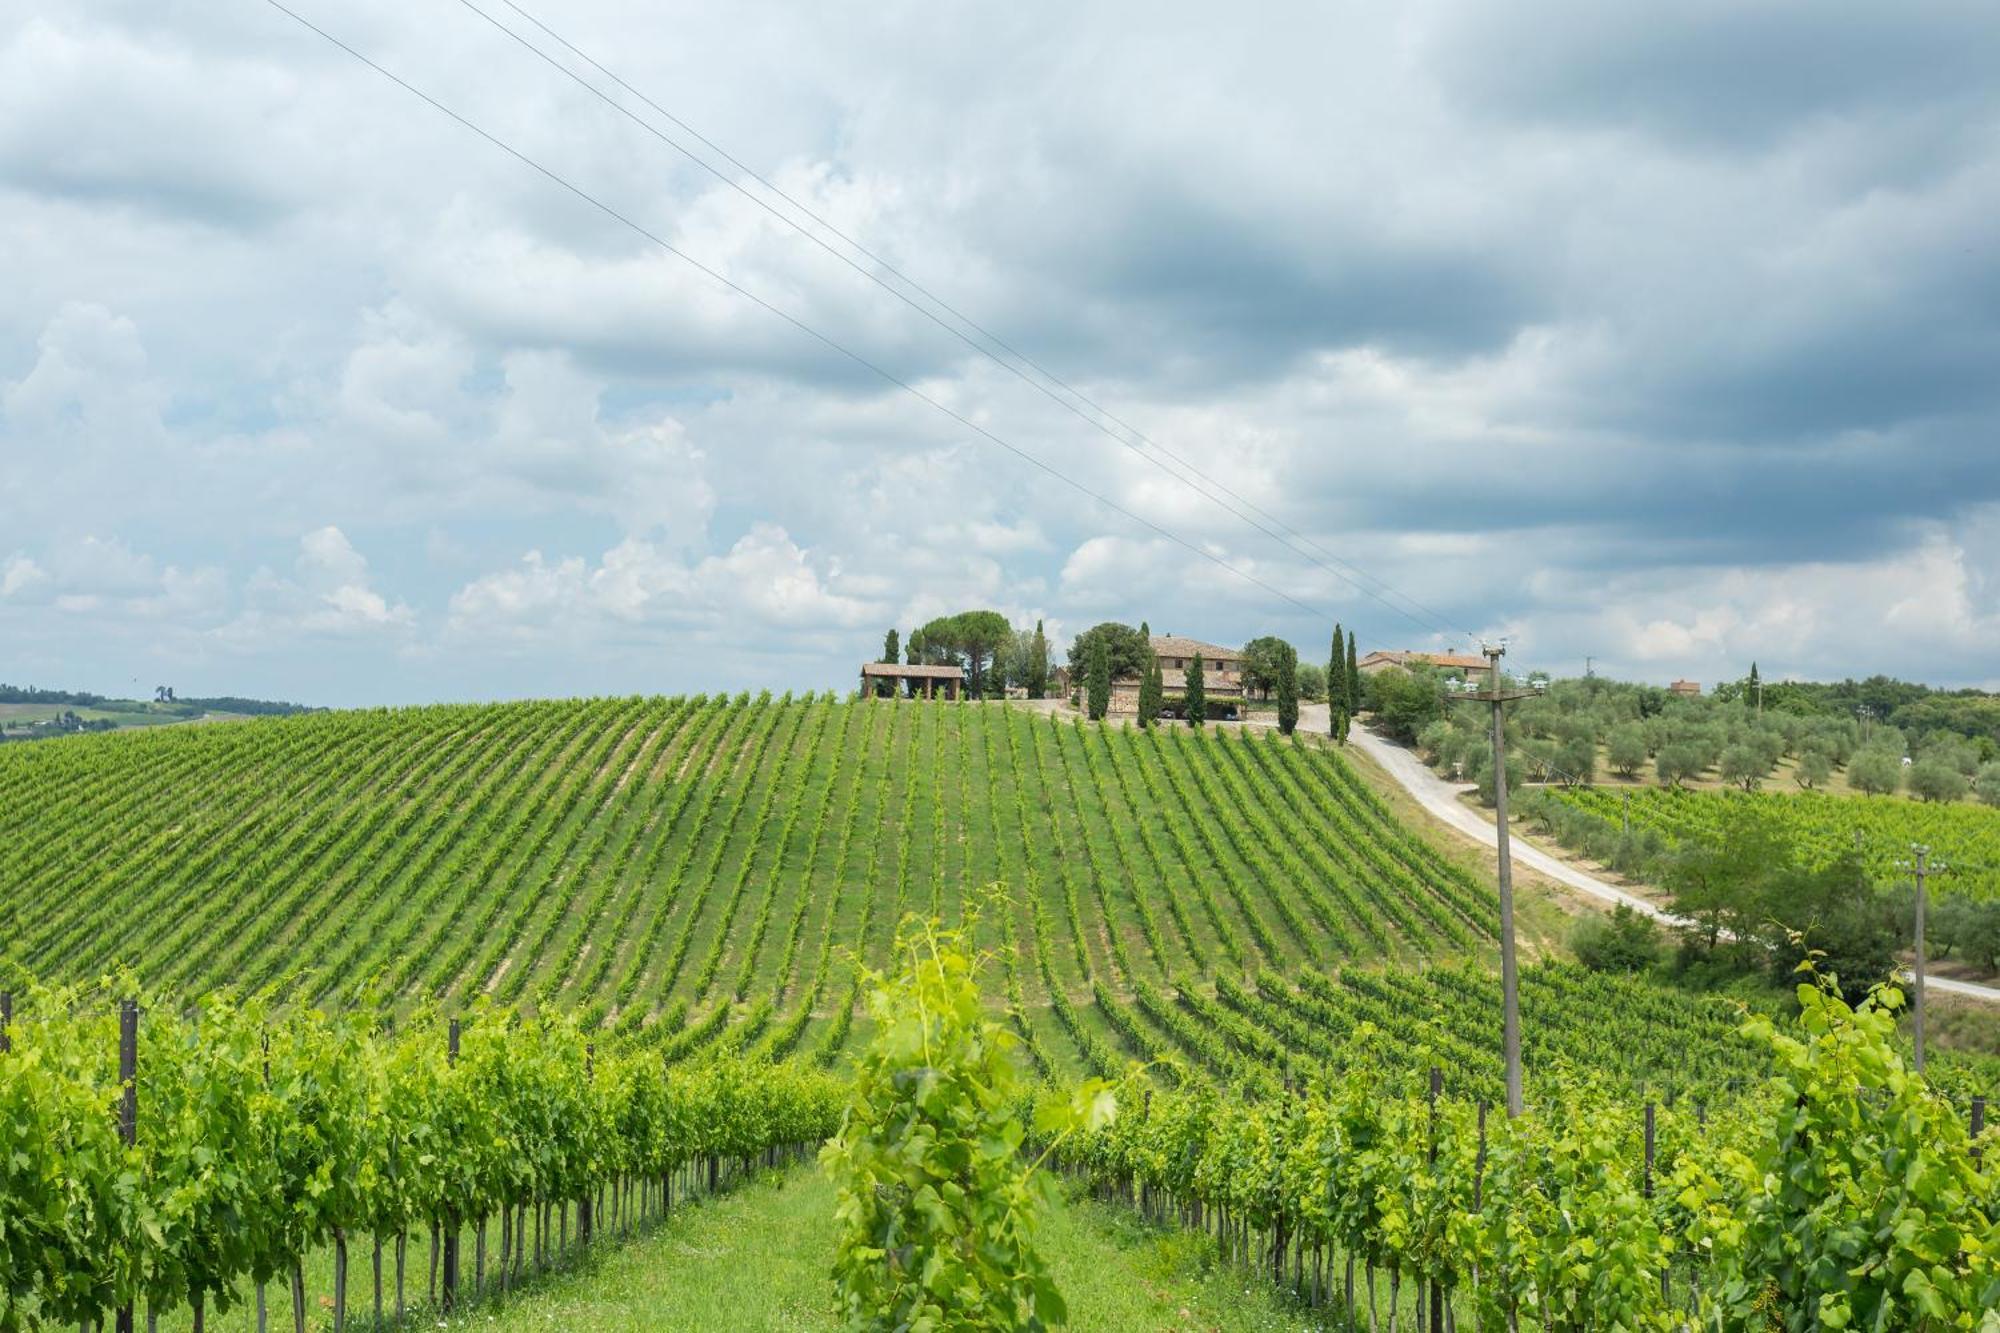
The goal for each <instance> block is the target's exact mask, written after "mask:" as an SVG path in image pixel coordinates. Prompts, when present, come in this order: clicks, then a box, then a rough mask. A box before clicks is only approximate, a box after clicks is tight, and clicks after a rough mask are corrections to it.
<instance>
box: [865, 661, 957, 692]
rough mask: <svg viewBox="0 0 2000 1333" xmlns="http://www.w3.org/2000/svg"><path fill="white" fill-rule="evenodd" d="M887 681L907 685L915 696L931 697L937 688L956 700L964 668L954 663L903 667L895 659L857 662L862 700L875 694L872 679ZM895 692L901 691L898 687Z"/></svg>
mask: <svg viewBox="0 0 2000 1333" xmlns="http://www.w3.org/2000/svg"><path fill="white" fill-rule="evenodd" d="M878 680H888V681H893V682H895V683H896V684H897V685H898V686H901V685H902V684H904V683H905V682H907V683H908V684H909V687H910V696H911V697H912V698H918V699H935V698H937V697H938V691H939V690H940V689H942V690H943V691H944V697H945V698H947V699H956V698H958V697H959V695H960V694H961V693H962V692H963V691H964V689H965V668H964V667H955V666H906V665H903V664H901V663H897V662H863V663H862V664H861V695H862V697H863V698H865V699H872V698H874V697H875V689H874V682H875V681H878ZM898 693H901V691H900V690H898Z"/></svg>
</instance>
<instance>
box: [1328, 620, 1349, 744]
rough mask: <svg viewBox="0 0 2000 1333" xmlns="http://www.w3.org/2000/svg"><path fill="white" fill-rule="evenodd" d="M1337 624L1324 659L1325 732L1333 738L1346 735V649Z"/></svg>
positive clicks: (1341, 738) (1340, 737) (1342, 737)
mask: <svg viewBox="0 0 2000 1333" xmlns="http://www.w3.org/2000/svg"><path fill="white" fill-rule="evenodd" d="M1344 638H1345V636H1344V635H1343V634H1342V633H1341V629H1340V626H1339V625H1338V624H1336V625H1334V627H1333V653H1332V655H1331V656H1329V657H1328V658H1327V660H1326V734H1327V735H1328V736H1330V737H1332V738H1333V739H1334V740H1343V739H1345V738H1346V736H1347V722H1346V717H1347V649H1346V648H1345V647H1344V646H1343V643H1342V641H1343V639H1344Z"/></svg>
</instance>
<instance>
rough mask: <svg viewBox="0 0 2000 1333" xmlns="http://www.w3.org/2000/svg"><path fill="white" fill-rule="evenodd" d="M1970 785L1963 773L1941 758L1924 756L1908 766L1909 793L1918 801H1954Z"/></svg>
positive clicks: (1962, 794) (1963, 793)
mask: <svg viewBox="0 0 2000 1333" xmlns="http://www.w3.org/2000/svg"><path fill="white" fill-rule="evenodd" d="M1971 786H1972V783H1971V782H1970V781H1968V780H1967V779H1966V776H1965V774H1963V773H1961V772H1959V771H1958V769H1957V768H1955V767H1953V766H1952V764H1951V763H1950V762H1948V761H1947V760H1945V759H1942V758H1938V757H1935V756H1926V757H1925V758H1922V759H1919V760H1918V761H1917V762H1916V763H1915V764H1913V765H1911V767H1910V795H1912V796H1914V797H1916V798H1917V799H1918V800H1920V801H1956V800H1958V799H1959V798H1960V797H1961V796H1964V795H1965V793H1966V792H1967V791H1968V790H1970V788H1971Z"/></svg>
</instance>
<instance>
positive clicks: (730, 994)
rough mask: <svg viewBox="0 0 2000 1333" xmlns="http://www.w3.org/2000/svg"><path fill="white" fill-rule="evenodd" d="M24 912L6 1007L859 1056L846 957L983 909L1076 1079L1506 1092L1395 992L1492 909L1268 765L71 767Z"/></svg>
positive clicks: (307, 762) (1260, 749)
mask: <svg viewBox="0 0 2000 1333" xmlns="http://www.w3.org/2000/svg"><path fill="white" fill-rule="evenodd" d="M0 877H4V881H5V882H6V883H8V884H9V885H10V886H12V887H13V889H14V890H15V891H14V892H12V893H10V894H9V895H8V898H7V901H6V904H5V906H4V908H0V911H4V912H5V914H6V915H5V919H4V922H0V925H4V927H5V929H4V932H0V934H4V938H5V939H6V941H7V944H6V951H5V955H4V965H5V968H6V972H7V984H10V985H14V986H17V987H18V986H21V985H23V984H25V983H26V982H27V981H28V980H29V979H31V978H32V979H40V980H45V981H46V980H56V981H60V980H78V979H90V978H94V977H97V976H100V975H103V974H105V973H107V972H109V971H111V970H114V969H116V968H120V967H130V968H132V969H133V970H134V971H135V972H136V974H137V978H138V981H139V982H140V983H141V984H143V985H145V986H147V987H150V988H156V989H165V990H172V991H177V992H183V993H199V992H200V991H203V990H205V989H208V988H212V987H215V986H221V985H228V986H234V987H237V988H240V989H259V988H266V987H269V988H274V989H275V990H277V992H278V993H279V994H280V995H281V996H282V997H284V998H286V999H288V1000H292V1001H310V1002H315V1003H319V1004H322V1005H333V1006H336V1007H339V1006H345V1005H352V1004H357V1003H364V1002H366V1003H371V1004H372V1003H386V1004H388V1005H390V1006H391V1007H393V1008H398V1009H404V1010H407V1009H409V1008H411V1007H413V1006H415V1005H418V1004H420V1003H423V1002H425V1001H427V1000H432V999H435V1000H438V1001H441V1002H443V1003H444V1004H445V1005H446V1007H448V1008H459V1007H463V1006H465V1005H466V1004H468V1003H469V1002H471V1001H472V1000H474V999H475V998H478V997H490V998H491V999H492V1000H494V1001H495V1002H499V1003H503V1004H517V1003H530V1004H536V1003H540V1004H554V1005H557V1006H559V1007H562V1008H565V1009H570V1010H577V1011H581V1012H583V1013H584V1014H585V1015H586V1017H587V1019H589V1020H590V1021H592V1022H603V1023H608V1024H611V1025H613V1026H616V1027H618V1028H620V1029H622V1030H625V1031H628V1032H631V1031H638V1032H643V1033H645V1034H647V1035H650V1036H657V1037H672V1038H673V1039H674V1040H675V1041H677V1042H678V1043H680V1044H682V1045H686V1046H692V1045H695V1044H701V1043H706V1042H710V1041H713V1040H716V1039H717V1038H718V1037H719V1036H720V1035H721V1034H722V1033H723V1032H724V1031H727V1032H729V1033H730V1035H731V1040H733V1041H736V1042H739V1043H742V1044H746V1045H747V1044H750V1043H752V1042H761V1043H762V1044H763V1046H764V1048H766V1049H770V1050H794V1049H797V1050H816V1051H818V1052H820V1053H821V1054H822V1055H823V1056H825V1057H827V1058H832V1057H833V1056H834V1055H835V1054H837V1053H838V1051H839V1050H840V1049H841V1048H842V1047H843V1046H844V1045H845V1043H846V1042H847V1041H849V1040H850V1039H851V1034H852V1026H853V1023H854V1021H855V1020H854V1017H853V1016H854V1014H855V1013H856V1011H857V1009H858V1006H857V1005H856V1004H855V997H856V995H857V993H858V989H857V988H858V974H857V970H856V967H855V963H856V961H860V962H863V963H868V964H879V963H880V962H882V961H883V960H884V959H885V958H886V957H887V952H888V949H889V946H890V943H891V940H892V938H893V932H894V929H895V925H896V922H897V921H898V920H899V919H900V918H901V917H902V916H903V915H904V914H905V913H908V912H918V913H926V914H929V913H935V914H937V915H939V916H941V917H943V918H945V919H946V920H948V921H954V922H955V921H958V920H961V919H963V918H964V917H966V916H967V915H968V914H972V915H975V916H976V918H977V927H976V934H977V938H978V939H979V940H980V941H981V943H982V944H983V945H985V946H986V947H988V948H991V949H993V950H994V951H996V952H997V953H998V955H999V957H1000V959H1001V960H1002V962H1003V963H1004V964H1005V967H1004V969H1000V970H999V971H998V974H997V975H998V977H999V978H1000V983H999V988H1001V989H1003V990H1004V992H1005V993H1004V995H996V997H995V999H996V1002H1001V1003H1004V1004H1005V1005H1006V1006H1007V1007H1008V1008H1009V1009H1010V1011H1011V1012H1012V1013H1013V1014H1014V1015H1015V1019H1016V1022H1017V1024H1018V1025H1019V1027H1020V1028H1021V1030H1022V1032H1023V1033H1024V1035H1025V1036H1026V1037H1027V1038H1028V1041H1029V1047H1030V1050H1031V1053H1032V1055H1033V1057H1034V1059H1035V1060H1036V1061H1037V1062H1038V1063H1039V1064H1041V1065H1042V1066H1044V1067H1046V1068H1048V1069H1049V1070H1051V1071H1053V1072H1073V1071H1075V1070H1078V1069H1080V1068H1085V1067H1097V1068H1103V1067H1109V1066H1111V1065H1113V1064H1115V1063H1117V1062H1119V1061H1121V1060H1122V1059H1124V1058H1128V1057H1129V1056H1132V1055H1140V1056H1146V1057H1151V1056H1156V1055H1159V1054H1163V1053H1173V1052H1178V1053H1181V1054H1182V1055H1185V1056H1187V1057H1188V1058H1191V1059H1193V1060H1195V1061H1197V1062H1199V1063H1203V1064H1207V1065H1210V1066H1215V1067H1219V1068H1226V1067H1229V1066H1232V1065H1233V1064H1235V1063H1237V1062H1242V1061H1246V1060H1247V1061H1249V1062H1250V1063H1252V1064H1254V1065H1258V1066H1260V1067H1270V1068H1276V1067H1277V1066H1278V1065H1279V1064H1282V1063H1283V1061H1282V1060H1280V1059H1277V1058H1275V1057H1274V1055H1273V1052H1274V1051H1277V1050H1279V1049H1283V1050H1285V1051H1288V1052H1289V1054H1287V1055H1286V1056H1285V1057H1284V1058H1286V1059H1291V1058H1297V1059H1301V1060H1304V1059H1310V1058H1311V1055H1310V1052H1311V1051H1312V1050H1313V1049H1314V1048H1315V1047H1317V1046H1320V1045H1323V1044H1324V1042H1323V1039H1322V1038H1319V1037H1312V1036H1310V1034H1306V1033H1301V1031H1300V1029H1301V1027H1302V1025H1303V1026H1304V1027H1306V1028H1311V1029H1314V1030H1315V1031H1318V1032H1321V1033H1323V1032H1325V1031H1327V1030H1329V1029H1330V1028H1331V1029H1335V1030H1337V1029H1339V1028H1343V1027H1350V1026H1352V1025H1353V1023H1354V1022H1355V1021H1356V1020H1357V1019H1364V1018H1365V1019H1372V1020H1373V1021H1375V1022H1376V1024H1377V1026H1378V1027H1381V1028H1383V1029H1385V1030H1386V1031H1389V1032H1394V1033H1399V1032H1402V1031H1403V1030H1405V1029H1406V1028H1407V1027H1408V1026H1410V1025H1411V1024H1414V1023H1417V1022H1420V1021H1422V1020H1423V1019H1424V1017H1425V1016H1426V1015H1436V1014H1441V1013H1445V1012H1449V1011H1451V1010H1454V1009H1466V1008H1470V1009H1471V1011H1472V1013H1473V1014H1474V1016H1475V1026H1474V1027H1473V1028H1472V1029H1471V1030H1469V1031H1459V1032H1456V1033H1455V1034H1453V1039H1452V1041H1453V1044H1454V1046H1455V1049H1456V1050H1457V1051H1458V1052H1459V1054H1460V1056H1461V1057H1462V1058H1461V1064H1462V1065H1463V1067H1464V1069H1465V1072H1466V1077H1467V1078H1473V1077H1477V1078H1480V1079H1482V1080H1485V1079H1488V1078H1490V1077H1491V1076H1492V1075H1493V1074H1494V1072H1495V1070H1496V1069H1497V1064H1496V1062H1495V1059H1494V1055H1493V1051H1494V1048H1495V1040H1494V1039H1495V1035H1496V1034H1493V1033H1492V1032H1490V1031H1489V1029H1490V1028H1491V1027H1492V1024H1491V1023H1490V1022H1489V1021H1486V1020H1487V1019H1490V1010H1491V1006H1490V1004H1484V1003H1482V1002H1479V1001H1476V1000H1474V999H1470V998H1468V997H1470V996H1476V995H1477V994H1478V993H1479V992H1480V991H1481V990H1482V989H1488V988H1490V987H1491V982H1490V980H1489V979H1488V978H1487V977H1486V976H1485V975H1484V974H1483V973H1481V972H1478V971H1476V970H1475V971H1461V970H1458V969H1445V970H1443V971H1436V972H1431V973H1429V974H1427V975H1421V976H1419V975H1414V974H1409V973H1406V972H1404V971H1402V970H1400V969H1399V968H1397V967H1394V966H1391V967H1390V970H1388V971H1386V972H1385V971H1381V970H1379V966H1378V965H1384V964H1388V965H1394V964H1406V963H1418V962H1422V963H1436V962H1443V961H1448V960H1451V959H1454V958H1459V957H1469V956H1471V955H1474V954H1483V952H1484V950H1485V948H1486V947H1487V946H1488V945H1490V941H1491V938H1492V933H1493V930H1494V918H1495V914H1496V909H1495V905H1494V899H1493V896H1492V891H1491V889H1490V887H1489V886H1487V885H1485V884H1483V883H1480V882H1477V881H1476V880H1474V879H1473V878H1472V877H1471V876H1470V875H1469V874H1468V873H1467V872H1466V871H1464V870H1462V869H1461V868H1459V867H1457V866H1455V865H1453V864H1451V863H1449V862H1447V861H1445V860H1444V859H1443V858H1442V857H1441V856H1439V855H1438V854H1437V853H1436V852H1435V851H1434V850H1433V849H1432V848H1431V847H1430V846H1429V845H1428V844H1427V843H1425V842H1423V841H1422V840H1421V839H1419V838H1417V837H1415V836H1414V835H1412V834H1411V833H1410V832H1408V831H1407V830H1406V829H1404V828H1403V827H1402V826H1400V825H1399V824H1398V823H1397V822H1396V821H1395V820H1394V818H1393V817H1392V816H1391V815H1390V814H1389V813H1388V811H1387V810H1386V809H1385V808H1384V807H1383V806H1381V805H1380V803H1379V802H1378V801H1377V800H1376V799H1375V798H1374V797H1373V795H1372V794H1371V793H1370V792H1369V791H1368V789H1367V788H1366V787H1365V786H1363V785H1362V784H1361V783H1360V781H1359V780H1358V779H1357V778H1356V777H1355V775H1354V773H1353V771H1352V770H1351V769H1350V768H1349V767H1348V765H1347V764H1346V762H1345V761H1344V760H1342V759H1341V758H1340V757H1339V755H1337V754H1336V753H1334V752H1332V751H1330V750H1328V749H1326V748H1325V747H1322V746H1319V745H1317V744H1312V743H1306V742H1292V741H1285V740H1281V739H1279V738H1278V737H1276V736H1274V735H1271V734H1269V733H1258V734H1251V733H1245V732H1240V731H1237V732H1229V733H1223V732H1220V731H1218V732H1215V733H1197V732H1193V731H1190V730H1188V729H1185V728H1180V729H1168V730H1163V731H1159V732H1140V731H1135V730H1128V729H1122V728H1106V729H1100V728H1098V727H1095V726H1078V725H1076V724H1074V723H1072V722H1067V721H1052V720H1050V719H1047V718H1043V717H1038V716H1035V715H1032V714H1029V713H1026V712H1022V711H1019V710H1014V709H1009V708H1005V707H1002V706H999V705H990V706H924V705H917V704H913V703H863V704H849V703H844V702H836V701H834V700H832V699H831V698H816V699H807V700H799V701H794V700H783V701H772V700H769V699H750V698H747V697H742V696H739V697H736V698H719V697H718V698H701V697H695V698H672V699H669V698H656V699H608V700H595V701H588V702H575V701H568V702H543V703H521V704H499V705H479V706H441V707H428V708H411V709H397V710H375V711H365V712H346V713H321V714H310V715H305V716H299V717H291V718H282V719H271V720H263V721H257V722H251V723H246V724H242V725H238V726H232V727H218V728H191V729H174V730H170V731H156V732H147V733H135V734H129V735H111V736H100V737H87V738H78V739H73V740H69V741H65V742H62V743H61V744H53V745H42V746H20V747H13V748H10V749H9V750H7V751H4V752H0ZM995 885H998V886H999V887H998V888H997V889H996V888H993V887H991V886H995ZM1356 961H1360V962H1363V963H1368V964H1370V965H1371V967H1370V968H1368V969H1355V968H1352V967H1347V966H1346V965H1348V964H1351V963H1354V962H1356ZM1586 983H1588V984H1591V985H1595V984H1598V983H1597V982H1595V981H1594V980H1593V979H1587V978H1578V977H1574V976H1572V975H1571V974H1569V973H1567V972H1563V971H1561V970H1556V971H1550V972H1547V973H1543V974H1537V975H1536V976H1534V977H1532V978H1531V981H1530V988H1529V998H1528V1003H1529V1004H1530V1005H1531V1006H1534V1005H1538V1004H1543V1003H1546V1004H1547V1006H1548V1008H1547V1013H1548V1016H1549V1017H1550V1019H1551V1021H1552V1022H1551V1025H1552V1026H1554V1027H1559V1028H1561V1029H1562V1030H1563V1031H1565V1032H1568V1033H1571V1034H1573V1035H1574V1037H1575V1039H1576V1040H1578V1041H1582V1042H1586V1043H1587V1042H1589V1041H1590V1040H1591V1039H1592V1038H1593V1037H1594V1035H1595V1034H1594V1031H1593V1028H1594V1024H1593V1021H1592V1018H1591V1016H1590V1012H1589V1008H1590V1006H1589V1005H1588V1004H1587V1003H1584V1002H1582V1001H1570V1000H1565V999H1563V996H1565V995H1567V994H1569V993H1570V992H1571V991H1573V990H1574V989H1575V988H1576V987H1578V986H1582V985H1585V984H1586ZM1539 996H1546V997H1547V999H1546V1001H1544V1000H1542V999H1539V998H1538V997H1539ZM1643 1003H1644V1005H1645V1007H1646V1008H1649V1009H1652V1010H1655V1011H1657V1012H1662V1013H1671V1012H1674V1010H1673V1006H1671V1005H1657V1004H1654V1003H1653V1002H1652V1000H1651V999H1650V998H1648V999H1645V1000H1644V1001H1643ZM1571 1006H1574V1007H1575V1009H1576V1012H1575V1013H1574V1014H1572V1013H1570V1012H1569V1010H1570V1008H1571ZM1322 1010H1324V1011H1325V1015H1324V1016H1323V1017H1320V1018H1313V1017H1312V1016H1313V1015H1315V1014H1318V1013H1319V1012H1320V1011H1322ZM1559 1014H1560V1015H1561V1016H1562V1017H1561V1020H1560V1021H1559V1022H1558V1021H1556V1020H1557V1018H1558V1015H1559ZM1308 1020H1310V1021H1308ZM1702 1023H1703V1024H1704V1029H1703V1030H1704V1032H1705V1033H1707V1034H1708V1036H1707V1039H1705V1040H1704V1041H1702V1042H1693V1043H1690V1042H1685V1041H1682V1042H1675V1041H1662V1042H1659V1043H1649V1044H1654V1045H1656V1046H1657V1048H1658V1050H1659V1053H1660V1058H1661V1059H1662V1060H1663V1061H1665V1062H1666V1064H1667V1065H1678V1064H1680V1063H1682V1062H1683V1061H1684V1060H1685V1059H1686V1058H1687V1052H1688V1051H1689V1050H1692V1049H1697V1048H1704V1047H1706V1046H1708V1045H1710V1044H1713V1043H1714V1042H1722V1043H1723V1044H1726V1038H1725V1037H1724V1036H1722V1035H1719V1034H1722V1033H1725V1032H1726V1024H1725V1023H1724V1022H1722V1021H1721V1020H1720V1019H1719V1018H1714V1017H1711V1018H1705V1019H1703V1020H1702ZM1218 1034H1223V1037H1224V1038H1226V1040H1225V1039H1222V1038H1219V1037H1218ZM1383 1045H1384V1050H1385V1053H1387V1054H1390V1055H1396V1056H1399V1057H1402V1058H1407V1057H1406V1056H1405V1055H1404V1052H1403V1047H1404V1046H1405V1045H1406V1043H1403V1042H1400V1041H1388V1042H1384V1043H1383ZM1663 1067H1664V1066H1663Z"/></svg>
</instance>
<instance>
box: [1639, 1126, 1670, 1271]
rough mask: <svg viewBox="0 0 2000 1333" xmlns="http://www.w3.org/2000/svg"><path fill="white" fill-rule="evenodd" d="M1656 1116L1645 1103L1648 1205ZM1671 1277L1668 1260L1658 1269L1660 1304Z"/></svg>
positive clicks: (1651, 1194)
mask: <svg viewBox="0 0 2000 1333" xmlns="http://www.w3.org/2000/svg"><path fill="white" fill-rule="evenodd" d="M1656 1114H1657V1112H1656V1110H1655V1108H1654V1106H1653V1103H1651V1102H1647V1103H1646V1183H1645V1193H1646V1202H1647V1203H1649V1204H1650V1203H1651V1202H1652V1201H1653V1145H1654V1142H1655V1125H1654V1121H1655V1116H1656ZM1671 1276H1672V1271H1671V1260H1669V1266H1668V1267H1665V1268H1662V1269H1660V1300H1661V1302H1662V1303H1665V1302H1666V1300H1667V1299H1668V1292H1667V1282H1668V1279H1669V1278H1670V1277H1671Z"/></svg>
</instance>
